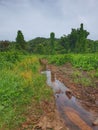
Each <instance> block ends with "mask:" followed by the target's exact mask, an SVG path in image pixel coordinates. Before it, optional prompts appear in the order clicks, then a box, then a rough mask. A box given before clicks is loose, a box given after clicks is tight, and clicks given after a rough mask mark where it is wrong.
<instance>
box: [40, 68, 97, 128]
mask: <svg viewBox="0 0 98 130" xmlns="http://www.w3.org/2000/svg"><path fill="white" fill-rule="evenodd" d="M42 73H43V74H45V75H46V77H47V84H48V86H50V87H51V88H52V89H53V92H54V96H55V101H56V105H57V109H58V111H59V113H60V115H61V117H62V118H63V119H64V122H65V124H66V126H67V127H68V128H69V130H98V126H93V125H92V122H93V121H94V119H95V116H94V115H93V113H91V112H89V111H87V110H86V109H84V108H83V107H82V106H81V104H80V103H79V101H78V100H77V99H76V98H75V97H74V96H72V95H71V92H70V90H69V89H68V88H67V87H66V86H65V85H64V84H63V83H62V82H60V81H59V80H57V78H56V75H55V74H52V73H51V71H50V70H47V71H43V72H42Z"/></svg>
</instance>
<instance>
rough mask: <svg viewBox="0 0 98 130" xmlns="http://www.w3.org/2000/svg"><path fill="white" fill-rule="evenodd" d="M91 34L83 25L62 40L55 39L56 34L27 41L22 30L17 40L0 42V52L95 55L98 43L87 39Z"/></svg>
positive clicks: (18, 33) (52, 33)
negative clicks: (18, 51)
mask: <svg viewBox="0 0 98 130" xmlns="http://www.w3.org/2000/svg"><path fill="white" fill-rule="evenodd" d="M88 35H89V32H88V31H87V30H84V27H83V24H81V25H80V28H78V29H72V30H71V33H70V34H68V35H64V36H62V37H61V38H59V39H58V38H55V33H54V32H51V33H50V38H42V37H37V38H35V39H33V40H30V41H25V39H24V35H23V33H22V31H21V30H19V31H18V32H17V36H16V40H15V41H14V42H10V41H0V51H7V50H13V49H15V50H20V51H26V52H29V53H34V54H64V53H94V52H98V41H94V40H90V39H87V37H88Z"/></svg>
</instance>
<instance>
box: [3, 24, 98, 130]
mask: <svg viewBox="0 0 98 130" xmlns="http://www.w3.org/2000/svg"><path fill="white" fill-rule="evenodd" d="M89 34H90V32H88V31H87V30H85V29H84V25H83V23H81V24H80V27H79V28H77V29H74V28H72V30H71V33H70V34H68V35H63V36H61V37H60V38H56V37H55V33H54V32H50V37H49V38H44V37H36V38H34V39H31V40H29V41H26V40H25V36H24V34H23V33H22V30H18V31H17V36H16V38H15V41H8V40H5V41H0V130H15V129H16V130H23V129H24V130H25V129H27V130H48V127H47V129H44V128H43V126H40V125H38V124H40V123H39V118H42V116H43V115H44V114H45V112H46V110H47V112H46V115H47V116H46V117H47V118H48V116H49V115H48V114H47V113H49V112H50V109H49V108H51V107H50V106H52V105H53V104H51V102H54V98H53V92H52V90H51V88H49V87H48V86H49V85H47V84H46V80H47V79H46V76H45V75H43V74H41V71H42V70H43V66H44V71H45V69H46V70H47V69H49V70H51V72H53V73H55V74H56V75H57V79H58V80H60V81H62V82H63V83H64V84H65V85H66V86H68V88H69V89H70V91H68V92H69V93H71V94H72V93H74V94H73V95H74V96H75V97H76V98H77V99H78V100H81V101H84V102H85V103H84V104H85V105H84V106H86V109H87V110H88V109H89V110H91V111H94V112H95V113H98V40H96V41H95V40H91V39H88V35H89ZM47 65H48V68H47ZM77 86H78V87H77ZM57 93H58V94H60V93H59V92H56V93H55V95H56V94H57ZM54 104H55V103H54ZM45 107H46V109H45ZM32 108H33V109H32ZM44 109H45V110H44ZM48 109H49V110H48ZM51 109H52V110H53V109H54V108H53V107H52V108H51ZM66 110H67V109H66ZM66 113H67V112H66ZM56 115H57V114H56ZM96 115H97V114H96ZM68 117H69V116H68ZM53 118H54V117H53ZM54 119H55V118H54ZM69 119H70V117H69ZM79 119H80V118H79ZM94 119H95V118H94ZM47 120H48V119H47ZM70 120H71V121H72V122H74V121H73V120H75V119H74V118H72V119H70ZM96 120H97V121H96ZM96 120H95V122H94V120H93V124H94V125H96V124H97V125H98V118H97V119H96ZM51 122H53V121H51ZM80 122H82V121H81V120H80ZM96 122H97V123H96ZM41 123H42V122H41ZM74 123H76V124H77V122H74ZM80 124H81V123H80ZM84 124H85V123H84ZM59 125H61V126H62V123H59ZM84 126H85V127H84V128H85V129H84V130H91V129H94V128H92V127H91V125H88V124H87V123H86V124H85V125H84ZM78 127H79V128H80V126H78ZM62 128H63V126H62ZM64 128H65V127H64ZM69 128H70V126H69ZM86 128H87V129H86ZM97 128H98V127H96V129H94V130H97ZM49 130H57V128H56V125H55V126H52V125H51V126H50V129H49ZM62 130H65V129H62ZM66 130H67V128H66ZM71 130H75V129H71Z"/></svg>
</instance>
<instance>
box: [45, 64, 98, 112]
mask: <svg viewBox="0 0 98 130" xmlns="http://www.w3.org/2000/svg"><path fill="white" fill-rule="evenodd" d="M46 69H50V70H51V71H52V73H55V74H56V78H57V79H58V80H60V81H61V82H63V83H64V84H65V86H67V87H68V88H69V89H70V90H71V91H72V93H73V94H74V96H75V97H76V98H77V99H79V101H80V102H81V104H82V105H83V106H84V107H85V108H86V109H87V110H89V111H92V112H96V113H98V85H96V87H94V86H93V83H92V84H90V86H87V87H86V86H83V85H82V84H81V83H75V81H74V80H75V78H77V79H79V78H80V77H73V74H74V73H75V72H76V71H77V70H78V69H76V68H73V67H72V65H71V64H70V63H67V64H65V65H63V66H55V65H48V66H47V68H46ZM78 72H80V73H81V76H82V77H85V78H89V75H87V72H86V71H82V70H78ZM92 73H93V72H92ZM92 82H96V83H97V82H98V79H95V81H94V79H93V81H92Z"/></svg>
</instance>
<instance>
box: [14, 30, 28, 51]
mask: <svg viewBox="0 0 98 130" xmlns="http://www.w3.org/2000/svg"><path fill="white" fill-rule="evenodd" d="M16 43H17V47H18V48H19V49H25V43H26V42H25V40H24V36H23V34H22V32H21V30H18V32H17V37H16Z"/></svg>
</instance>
